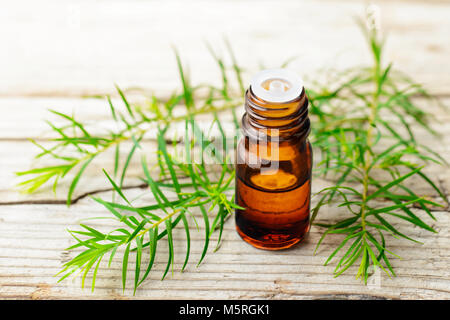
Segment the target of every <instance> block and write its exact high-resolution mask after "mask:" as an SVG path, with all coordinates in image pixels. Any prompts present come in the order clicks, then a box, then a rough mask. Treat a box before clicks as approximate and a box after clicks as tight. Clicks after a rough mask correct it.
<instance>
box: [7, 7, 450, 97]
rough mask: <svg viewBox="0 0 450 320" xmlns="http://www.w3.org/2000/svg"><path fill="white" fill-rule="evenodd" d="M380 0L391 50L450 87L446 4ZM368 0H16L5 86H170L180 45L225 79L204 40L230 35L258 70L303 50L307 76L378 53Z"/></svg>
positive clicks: (402, 62)
mask: <svg viewBox="0 0 450 320" xmlns="http://www.w3.org/2000/svg"><path fill="white" fill-rule="evenodd" d="M374 2H375V3H377V4H379V6H380V8H381V18H382V26H383V28H384V29H385V30H386V32H387V33H388V36H389V37H388V46H387V52H386V58H387V59H388V60H393V61H395V63H396V66H397V67H399V68H400V69H401V70H404V71H406V72H408V73H409V74H411V75H414V76H415V78H416V79H420V80H421V81H424V82H425V83H428V84H430V83H432V84H433V90H435V91H444V92H447V88H448V87H449V85H450V70H449V68H450V66H449V64H448V63H447V60H448V56H449V54H450V43H449V42H448V41H446V39H449V38H450V21H449V19H448V16H449V13H450V6H449V5H448V3H447V2H445V1H398V0H397V1H374ZM365 5H366V3H365V2H358V1H352V0H343V1H339V3H337V2H336V1H332V0H328V1H320V2H318V1H313V0H306V1H296V0H289V1H282V2H280V1H258V3H255V2H254V1H224V0H222V1H214V3H212V2H209V1H204V0H194V1H189V2H187V1H182V0H179V1H144V2H143V1H138V0H133V1H113V2H111V1H95V2H92V1H83V2H80V1H76V0H71V1H64V2H61V1H56V0H46V1H40V2H39V4H38V3H33V2H26V5H24V4H23V1H14V2H11V3H8V5H7V6H6V7H5V8H4V10H2V11H1V12H0V36H1V37H2V40H3V46H4V47H5V49H6V50H1V52H0V70H2V77H1V78H0V94H1V95H9V96H11V95H24V94H28V95H35V96H36V95H38V96H40V95H54V94H55V95H80V94H87V93H94V94H95V93H99V92H111V91H112V89H113V87H112V83H114V82H117V83H118V84H120V85H121V86H124V87H130V86H144V87H146V88H151V89H152V90H155V91H156V92H165V93H170V92H172V90H173V88H174V87H175V86H180V83H179V80H178V77H177V70H176V64H175V59H174V55H173V52H172V51H171V45H172V44H174V45H176V46H177V47H178V49H179V51H180V52H181V54H182V56H183V59H184V60H185V61H186V62H187V63H189V65H190V70H191V71H192V72H191V74H192V77H193V79H194V80H195V81H196V82H198V81H201V82H206V81H213V82H214V83H217V84H219V83H220V79H221V78H220V73H219V69H218V68H217V66H216V65H215V62H214V61H213V59H212V57H211V55H210V54H209V53H208V50H207V49H206V47H205V46H204V45H203V43H204V40H207V41H209V42H210V43H211V44H212V45H213V47H214V48H216V50H217V51H218V52H220V53H223V54H225V45H224V43H223V41H222V35H224V36H227V37H228V38H229V39H230V40H231V42H232V44H233V46H234V49H235V54H236V57H237V58H238V60H239V61H240V63H241V64H242V65H243V66H245V67H246V68H247V69H249V70H250V71H255V70H256V69H257V68H258V67H259V64H260V63H262V64H264V65H266V66H267V67H276V66H279V65H281V64H282V63H283V62H284V61H285V60H287V59H288V58H290V57H292V56H298V57H299V58H298V59H297V60H295V61H294V62H293V63H292V67H293V68H294V69H295V70H297V71H298V72H300V73H301V74H302V75H309V76H311V75H313V74H314V73H313V72H314V71H315V70H317V69H319V68H323V67H336V68H338V69H340V68H343V67H348V66H354V65H355V64H357V63H364V62H368V61H369V59H370V54H369V52H368V51H367V49H366V44H365V43H364V41H363V36H362V35H361V33H360V32H359V30H358V27H357V26H356V24H355V23H354V19H353V18H354V17H355V16H361V15H363V14H364V8H365ZM49 8H51V10H49ZM11 30H14V32H10V31H11ZM411 53H414V54H411ZM227 61H229V58H228V57H227Z"/></svg>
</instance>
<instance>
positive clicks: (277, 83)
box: [250, 69, 303, 103]
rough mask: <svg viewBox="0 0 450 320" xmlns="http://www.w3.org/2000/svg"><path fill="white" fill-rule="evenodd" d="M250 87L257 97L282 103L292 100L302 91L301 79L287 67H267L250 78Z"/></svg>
mask: <svg viewBox="0 0 450 320" xmlns="http://www.w3.org/2000/svg"><path fill="white" fill-rule="evenodd" d="M250 88H251V90H252V92H253V93H254V94H255V95H256V96H257V97H258V98H259V99H262V100H264V101H266V102H274V103H282V102H288V101H291V100H294V99H295V98H297V97H298V96H299V95H300V94H301V93H302V91H303V80H302V78H300V77H299V76H298V75H297V74H296V73H295V72H292V71H290V70H287V69H268V70H263V71H261V72H258V73H257V74H256V75H255V76H254V77H253V78H252V80H251V81H250Z"/></svg>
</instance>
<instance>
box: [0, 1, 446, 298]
mask: <svg viewBox="0 0 450 320" xmlns="http://www.w3.org/2000/svg"><path fill="white" fill-rule="evenodd" d="M378 4H379V6H380V8H381V17H382V26H383V28H384V30H386V31H387V33H388V41H387V48H386V56H385V58H386V61H390V60H393V61H395V63H394V66H395V67H397V68H398V69H400V70H403V71H405V72H407V73H408V74H410V75H411V76H413V77H414V78H415V79H416V80H419V81H421V82H423V83H425V85H426V86H427V87H428V88H429V89H430V90H431V91H432V92H433V93H435V94H436V95H437V96H439V97H440V98H441V99H442V101H443V102H444V103H445V104H446V105H447V106H449V105H450V91H449V86H450V64H449V63H448V58H449V56H450V41H449V39H450V19H449V15H450V4H449V3H448V2H446V1H437V0H436V1H419V0H418V1H398V0H396V1H387V0H386V1H379V2H378ZM363 12H364V5H363V3H360V2H358V1H353V0H343V1H339V2H337V1H331V0H330V1H313V0H307V1H296V0H295V1H215V2H212V1H199V0H195V1H189V2H187V1H137V0H136V1H114V2H111V1H96V2H92V1H81V2H80V1H66V2H64V3H63V2H61V1H56V0H55V1H50V0H48V1H40V2H39V4H37V3H34V2H31V1H30V2H29V3H26V4H24V3H23V2H22V1H14V2H10V3H9V4H8V5H7V6H6V10H3V9H2V10H1V11H0V35H1V39H2V49H3V50H0V73H1V76H0V115H1V116H0V298H1V299H18V298H22V299H64V298H68V299H129V298H133V294H132V289H131V287H132V286H131V282H130V284H129V286H128V288H129V289H127V290H126V291H125V292H124V293H122V290H121V264H120V262H119V261H116V262H114V263H113V265H112V266H111V268H109V269H108V268H106V267H105V266H102V267H101V270H100V271H99V278H98V280H97V287H96V290H95V292H94V293H91V291H90V290H89V289H84V290H82V289H81V288H80V283H79V282H80V281H79V278H77V279H76V280H75V281H71V280H66V281H64V282H62V283H57V278H56V277H54V275H55V274H56V273H57V272H58V271H59V270H60V268H61V265H62V263H64V262H65V261H68V259H69V258H71V257H73V256H74V253H73V252H67V251H64V249H65V248H66V247H68V246H70V245H72V244H74V241H73V240H72V239H71V237H70V236H69V234H68V232H67V231H66V229H68V228H69V229H74V228H75V229H76V228H77V225H78V223H79V221H80V220H81V219H85V218H89V217H94V216H99V215H106V213H105V211H104V210H103V209H102V207H100V206H98V205H96V204H95V203H94V201H93V200H91V199H90V198H89V197H88V196H87V195H88V194H89V193H92V192H94V193H96V194H97V195H98V196H101V197H104V198H107V197H110V196H111V193H110V192H109V191H103V190H107V189H108V184H107V182H106V180H105V179H104V177H103V175H101V174H99V172H100V169H101V168H111V166H112V155H111V154H109V155H105V157H104V158H102V160H101V161H98V162H96V163H95V164H93V165H92V168H90V169H89V171H88V172H87V177H85V178H84V179H83V181H82V183H81V185H80V187H79V188H78V190H77V194H76V195H75V196H76V197H77V200H78V201H77V202H76V203H75V204H74V205H72V206H71V207H67V206H66V205H65V204H64V200H65V193H66V191H67V184H63V185H62V186H61V188H60V189H59V190H58V192H57V193H56V195H54V194H53V193H52V192H51V191H50V190H48V189H45V190H43V191H41V192H38V193H36V194H33V195H23V194H20V193H18V192H17V190H14V185H15V184H16V183H17V182H18V181H19V180H18V179H17V178H15V176H14V172H15V171H19V170H25V169H27V168H29V167H30V165H32V157H33V156H34V155H35V153H36V149H35V148H33V147H32V146H31V144H30V143H29V142H28V141H27V138H35V139H38V140H40V141H44V142H45V139H46V138H48V137H50V136H51V135H50V134H49V131H48V130H47V128H46V125H45V123H44V122H43V119H51V120H55V117H54V116H51V115H50V114H49V113H48V112H47V108H53V109H57V110H59V111H64V112H72V111H74V112H75V114H76V116H77V119H80V120H84V121H91V122H96V123H99V124H106V125H107V124H108V121H110V120H109V119H110V117H109V115H108V112H109V110H108V106H107V104H106V103H105V101H104V100H99V99H93V98H84V96H85V95H96V94H105V93H111V92H113V88H114V87H113V84H114V83H118V84H119V85H120V86H121V87H123V88H129V87H133V86H140V87H144V88H146V89H151V90H153V91H154V92H156V93H157V95H159V96H164V95H168V94H169V93H170V92H171V91H172V90H173V89H174V88H179V87H180V83H179V80H178V77H177V70H176V64H175V60H174V56H173V53H172V51H171V48H170V45H171V44H174V45H176V46H177V47H178V49H179V51H180V52H181V53H182V58H183V60H184V61H185V63H186V64H188V65H189V67H190V70H191V77H192V81H193V83H199V82H207V81H211V82H213V83H217V84H218V83H220V74H219V70H218V68H217V66H216V65H215V63H214V61H213V59H212V58H211V56H210V55H209V53H208V51H207V49H206V48H205V46H204V43H203V40H207V41H208V42H210V43H211V45H212V46H213V47H214V48H216V51H217V52H225V50H224V42H223V41H222V36H226V37H227V38H228V39H229V40H230V42H231V43H232V45H233V47H234V50H235V54H236V56H237V58H238V60H239V62H240V64H241V65H243V66H245V67H246V68H247V70H248V73H247V74H250V75H251V73H252V72H254V71H256V70H257V69H258V68H259V67H260V65H264V66H266V67H275V66H279V65H281V63H283V62H284V61H285V60H286V59H288V58H290V57H292V56H294V55H298V59H297V60H295V61H293V62H292V65H291V66H292V69H294V70H296V71H298V72H299V73H301V74H302V75H307V76H308V77H309V78H312V79H313V78H314V71H315V70H317V69H319V68H323V67H324V66H328V67H334V68H337V69H342V68H345V67H348V66H354V65H357V64H360V63H369V62H370V55H369V52H368V51H367V50H366V47H365V45H366V44H365V42H364V40H363V37H362V35H361V33H360V31H359V30H358V28H357V27H356V25H355V23H354V22H353V16H355V15H361V14H363ZM227 59H229V58H227ZM247 80H248V78H246V81H247ZM417 103H418V104H419V105H421V106H423V108H431V109H430V111H431V112H433V113H436V116H437V118H438V119H439V122H436V123H435V124H434V128H435V129H436V130H437V131H439V132H440V133H442V135H443V139H442V140H441V141H438V140H436V139H432V138H430V137H429V136H427V135H426V134H423V135H422V137H421V139H422V140H423V141H424V142H426V143H427V144H429V145H430V146H432V147H434V148H435V149H436V150H437V151H438V152H440V154H441V155H443V156H444V157H447V158H448V156H450V138H449V137H450V125H448V121H450V116H449V114H448V112H444V111H442V110H440V109H438V108H434V107H430V106H429V105H428V104H426V103H425V102H424V101H420V100H418V101H417ZM145 143H146V144H147V146H148V148H151V144H152V142H151V141H146V142H145ZM428 173H429V174H430V175H431V176H432V177H433V179H434V180H435V181H437V182H438V183H439V184H440V186H441V187H442V188H443V189H444V190H445V192H447V195H448V192H450V191H449V190H450V170H449V168H443V167H438V166H436V167H434V166H431V167H430V168H428ZM139 174H140V171H139V166H138V165H137V164H133V166H132V168H131V169H130V176H129V178H128V180H127V181H126V183H127V186H129V187H130V188H129V189H128V190H127V191H128V192H129V194H130V195H138V194H140V193H142V192H143V191H144V190H142V189H140V188H139V187H136V188H133V186H138V185H139V184H140V183H139V180H138V176H139ZM327 183H328V184H330V182H327V181H321V180H319V179H317V180H315V181H314V183H313V191H317V190H319V189H320V187H322V186H324V185H326V184H327ZM415 188H418V189H420V190H421V192H422V193H423V194H425V195H432V194H433V193H432V190H429V189H428V188H426V187H424V186H422V185H421V184H417V185H416V186H415ZM143 201H147V202H151V201H152V199H151V198H150V196H147V197H146V198H144V199H143ZM416 211H417V214H419V215H421V216H423V213H422V212H420V211H419V210H416ZM339 214H340V213H339V212H338V210H336V209H333V208H330V209H328V211H326V212H325V211H324V212H323V213H321V219H334V218H336V216H337V215H339ZM435 214H436V216H437V218H438V221H437V222H435V223H431V222H430V223H431V225H432V226H433V227H434V228H436V229H437V230H438V231H439V233H438V234H431V233H427V232H422V231H421V230H419V229H417V228H412V227H411V226H408V225H407V224H402V223H401V222H398V224H397V225H398V226H399V228H402V230H404V232H405V233H408V234H411V235H413V236H415V237H416V238H417V239H418V240H420V241H422V242H423V243H424V244H423V245H416V244H412V243H410V242H407V241H403V240H396V241H394V242H393V243H392V247H391V249H392V250H393V251H394V252H398V253H400V255H401V256H402V258H403V259H402V260H399V259H394V260H393V262H392V263H393V265H394V267H395V268H396V271H397V273H398V277H396V278H394V279H389V278H387V277H386V275H382V274H376V275H375V276H373V277H372V278H371V280H370V281H369V285H367V286H364V285H363V284H361V283H360V281H359V280H356V279H355V278H354V276H353V274H354V273H352V272H350V273H346V274H344V275H342V276H340V277H338V278H336V279H335V278H333V276H332V271H333V269H334V267H333V265H330V266H327V267H325V266H322V264H323V262H324V261H325V259H326V257H327V256H328V255H329V254H330V252H331V251H332V249H333V247H334V246H335V241H336V239H333V238H327V239H326V240H325V242H324V246H323V247H322V248H321V249H320V250H319V251H318V253H317V254H316V255H313V249H314V246H315V244H316V243H317V240H318V238H319V236H320V232H321V231H320V229H318V228H315V227H313V228H312V230H311V232H310V234H309V236H308V238H307V239H306V240H305V242H304V244H303V245H300V246H297V247H295V248H294V249H292V250H288V251H283V252H266V251H261V250H257V249H254V248H252V247H250V246H249V245H247V244H245V243H244V242H243V241H241V240H240V238H239V237H238V235H237V234H236V232H235V231H234V222H233V221H232V219H230V221H228V222H227V223H226V226H225V232H224V238H225V239H224V240H225V241H224V242H223V244H222V246H221V248H220V250H218V251H217V252H215V253H213V252H212V250H210V251H211V252H210V253H208V255H207V257H206V259H205V261H204V263H202V264H201V265H200V266H199V267H195V263H194V262H193V263H191V264H190V265H189V267H188V268H187V270H186V271H185V272H184V273H180V272H179V270H180V267H181V262H182V259H183V254H182V253H183V250H184V244H183V242H182V241H178V242H176V245H175V251H176V252H177V253H178V254H177V255H176V257H177V258H176V259H177V260H176V264H175V267H176V268H175V272H174V273H173V275H169V276H168V277H167V278H166V280H164V281H160V280H159V279H160V277H161V274H162V271H163V268H164V264H163V263H162V261H163V259H165V257H161V258H160V261H161V263H157V264H156V268H155V271H154V272H152V274H151V275H150V278H149V280H148V281H146V282H145V283H144V284H143V285H142V287H140V289H139V290H138V291H137V292H136V298H149V299H176V298H187V299H221V298H222V299H229V298H238V299H240V298H267V299H305V298H314V299H316V298H320V299H327V298H350V299H361V298H362V299H365V298H393V299H397V298H401V299H414V298H421V299H434V298H443V299H449V298H450V251H449V249H450V235H449V231H450V217H449V212H448V210H442V211H437V212H435ZM427 221H428V220H427ZM93 224H95V225H99V224H101V223H100V222H95V223H93ZM192 237H193V243H192V247H193V257H192V261H195V258H196V257H198V255H199V254H200V250H201V244H202V240H201V239H202V233H201V232H200V233H197V232H192ZM211 249H213V247H212V248H211ZM162 250H163V251H164V248H163V249H162Z"/></svg>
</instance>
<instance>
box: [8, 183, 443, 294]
mask: <svg viewBox="0 0 450 320" xmlns="http://www.w3.org/2000/svg"><path fill="white" fill-rule="evenodd" d="M130 192H132V190H131V191H130ZM136 192H137V191H136ZM102 196H103V197H105V198H107V197H110V196H111V195H110V194H106V193H105V194H103V195H102ZM148 199H149V198H143V199H142V201H143V202H144V203H147V201H148ZM103 214H104V212H102V210H101V208H99V207H98V206H95V205H93V202H92V200H88V199H86V200H82V201H80V202H79V203H78V204H77V205H76V206H74V207H71V208H67V207H66V206H62V205H61V206H59V205H48V206H39V207H38V208H36V207H34V206H26V205H21V206H8V207H0V216H1V217H2V222H1V223H0V284H1V286H0V297H1V298H31V299H61V298H132V291H131V290H126V292H125V294H122V293H121V291H120V289H119V288H120V285H121V284H120V272H121V262H120V259H119V260H115V261H114V262H113V264H112V266H111V268H109V269H107V268H106V267H105V266H104V265H103V266H102V267H101V269H100V271H99V276H98V279H97V288H96V291H95V293H93V294H92V293H91V292H90V291H89V290H88V289H85V290H81V289H80V281H79V279H76V280H75V281H71V280H68V281H64V282H62V283H59V284H57V283H56V280H57V278H55V277H53V276H54V275H55V273H57V272H58V271H59V270H60V267H61V264H62V263H63V262H65V261H67V260H68V259H69V258H70V257H74V256H75V254H76V252H70V253H68V252H66V251H64V249H65V247H67V246H70V245H72V244H74V243H75V242H74V240H72V239H70V237H69V235H68V233H67V231H66V228H72V229H73V228H75V229H76V224H77V222H78V221H79V220H80V219H86V218H89V217H94V216H99V215H103ZM337 214H339V213H337V212H336V210H335V208H333V209H332V210H329V211H327V212H325V213H324V214H323V216H321V217H323V218H325V217H326V216H328V218H330V217H335V216H336V215H337ZM417 214H419V215H423V212H422V213H421V212H419V210H417ZM435 214H436V216H437V218H438V221H439V223H438V226H439V228H438V229H440V233H439V234H438V235H433V234H430V233H427V232H423V231H421V230H418V229H414V230H408V232H409V233H412V234H413V235H414V236H415V237H416V238H417V239H418V240H421V241H423V243H424V244H423V245H422V246H418V245H415V244H411V243H409V242H407V241H403V240H398V241H397V240H393V242H392V244H393V245H392V247H391V248H390V249H391V250H393V251H394V252H398V253H400V255H401V256H402V258H403V259H402V260H399V259H394V260H393V264H394V267H395V268H396V269H397V271H398V274H399V276H398V277H397V278H394V279H388V278H387V277H386V276H385V275H381V274H380V275H379V276H378V275H376V276H375V277H373V278H372V279H373V283H370V284H369V285H368V286H363V285H361V284H360V282H359V281H358V280H356V279H354V277H353V276H352V275H351V274H348V275H347V274H344V275H343V276H341V277H339V278H337V279H333V278H332V276H331V272H332V269H333V266H328V267H324V266H321V264H322V263H323V262H324V261H325V259H326V257H327V256H328V255H329V254H330V253H331V252H332V250H333V243H334V240H335V239H334V240H333V239H332V238H329V239H326V240H325V242H324V245H323V247H322V248H321V249H320V250H319V251H318V252H317V254H316V255H313V250H314V247H315V244H316V243H317V241H318V239H319V237H320V234H321V233H320V230H319V229H317V228H316V227H313V229H312V230H311V232H310V234H309V236H308V238H307V239H306V240H305V242H304V244H303V245H301V246H297V247H295V248H294V249H291V250H288V251H283V252H276V253H272V252H267V251H262V250H257V249H254V248H253V247H250V246H249V245H247V244H245V243H244V242H243V241H241V240H240V239H239V236H238V235H237V233H236V232H235V231H234V230H233V229H234V224H233V221H231V220H230V221H228V222H227V223H226V226H225V232H224V242H223V243H222V246H221V248H220V250H218V251H217V252H215V253H212V252H211V250H210V253H209V254H208V255H207V257H206V260H205V262H204V263H203V264H202V265H201V266H200V267H198V268H196V267H195V261H196V260H197V259H198V257H199V255H200V254H201V248H202V241H201V239H202V236H203V231H204V230H203V228H202V225H200V227H201V229H200V231H199V232H195V231H194V232H192V239H193V242H192V256H191V258H192V260H191V261H192V263H191V264H190V265H189V266H188V268H187V270H186V271H185V272H184V273H183V274H180V273H179V270H180V267H181V264H182V261H183V258H184V257H183V256H184V254H183V250H184V243H183V241H182V240H181V239H182V238H183V232H182V230H178V231H177V233H176V234H175V237H176V239H177V241H176V242H175V252H176V260H175V270H174V271H175V272H174V274H173V275H170V276H169V277H168V278H167V279H166V280H165V281H163V282H161V281H160V280H159V277H160V276H161V274H162V272H163V270H164V265H165V257H166V254H167V247H166V246H165V244H164V243H161V247H160V249H159V251H158V252H159V256H158V258H157V263H156V265H155V270H154V272H153V273H152V274H151V276H150V279H149V280H148V281H147V282H146V283H145V284H144V285H143V287H142V288H141V289H139V290H138V292H137V295H136V297H138V298H193V297H195V298H199V299H201V298H205V299H206V298H212V297H213V298H243V297H247V298H258V297H259V298H291V299H297V298H323V297H324V296H326V295H328V296H330V295H331V296H333V295H350V296H355V297H359V296H367V297H368V296H370V297H385V298H399V297H402V298H450V290H449V288H450V273H449V272H450V271H449V268H448V265H449V261H450V255H449V248H450V238H449V234H448V225H449V222H450V220H449V215H448V213H447V212H436V213H435ZM24 221H27V223H24ZM90 223H91V224H94V225H96V226H97V227H101V226H102V225H103V226H107V225H111V222H103V221H101V222H93V221H91V222H90ZM398 227H399V228H408V226H407V225H406V224H404V223H402V222H399V223H398ZM215 237H217V235H215ZM213 248H214V245H213V246H212V247H211V249H213ZM118 256H119V257H120V253H119V254H118ZM132 276H133V275H132V271H131V270H130V271H129V278H130V279H131V278H132ZM375 280H376V281H375ZM249 283H252V285H251V286H249V285H248V284H249ZM128 285H129V286H131V285H132V284H131V282H130V283H128ZM187 288H188V289H187Z"/></svg>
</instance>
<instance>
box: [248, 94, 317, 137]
mask: <svg viewBox="0 0 450 320" xmlns="http://www.w3.org/2000/svg"><path fill="white" fill-rule="evenodd" d="M245 111H246V112H245V114H244V116H243V118H242V128H243V131H244V134H245V135H247V136H250V137H253V138H255V139H260V138H266V139H269V140H273V139H277V140H280V141H283V140H290V139H305V138H306V137H307V136H308V134H309V132H310V121H309V118H308V98H307V97H306V94H305V90H304V89H303V91H302V93H301V94H300V96H298V97H297V98H296V99H294V100H291V101H289V102H285V103H269V102H266V101H264V100H261V99H259V98H258V97H257V96H256V95H255V94H254V93H253V92H252V90H251V88H250V89H248V90H247V92H246V94H245Z"/></svg>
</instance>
